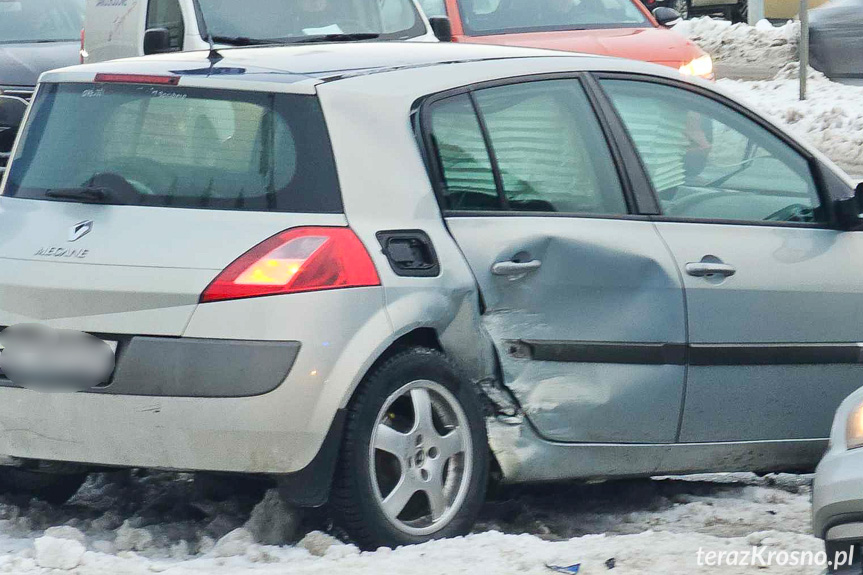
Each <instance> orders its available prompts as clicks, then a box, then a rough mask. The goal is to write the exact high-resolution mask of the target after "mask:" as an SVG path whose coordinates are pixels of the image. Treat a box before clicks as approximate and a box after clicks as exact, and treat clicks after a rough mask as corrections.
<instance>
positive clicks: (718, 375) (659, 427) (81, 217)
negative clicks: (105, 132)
mask: <svg viewBox="0 0 863 575" xmlns="http://www.w3.org/2000/svg"><path fill="white" fill-rule="evenodd" d="M222 55H223V56H224V60H222V61H221V62H220V63H219V65H220V66H227V67H232V68H244V67H256V68H261V69H268V70H280V71H283V72H281V73H282V75H283V76H282V77H283V79H282V80H281V81H275V82H274V81H272V80H271V79H270V78H267V79H266V81H265V80H262V79H256V78H255V77H254V75H252V76H253V77H248V78H237V77H231V76H224V75H222V76H220V75H214V76H210V77H208V76H202V75H183V76H182V77H181V80H180V86H181V87H191V86H197V87H202V88H208V89H215V88H230V89H236V90H253V91H267V92H288V93H301V94H317V95H318V97H319V99H320V102H321V104H322V107H323V110H324V114H325V117H326V122H327V126H328V129H329V136H330V139H331V141H332V146H333V149H334V152H335V158H336V164H337V168H338V176H339V180H340V183H341V189H342V197H343V201H344V212H345V215H317V216H310V215H307V214H284V213H278V214H277V213H258V212H220V211H207V210H175V209H165V208H146V207H126V206H99V205H85V204H73V203H57V202H38V201H31V200H24V199H16V198H10V197H2V196H0V238H2V241H0V259H2V267H0V326H9V325H14V324H18V323H27V322H35V323H42V324H45V325H49V326H53V327H58V328H70V329H75V330H81V331H85V332H89V333H93V334H119V337H126V336H129V337H140V336H141V335H142V334H143V335H146V336H147V337H150V338H169V339H170V340H171V341H176V342H181V343H185V342H189V341H196V340H200V341H203V342H213V341H228V342H250V341H251V342H256V341H257V342H300V344H301V346H302V348H301V350H300V352H299V353H298V354H297V355H296V358H295V361H294V363H293V365H292V366H291V367H290V370H289V374H287V376H286V377H285V378H284V381H283V382H281V385H278V386H277V387H275V389H273V390H271V391H268V392H266V393H263V394H260V395H256V396H250V397H168V396H164V395H163V396H160V395H158V394H151V395H135V394H134V393H129V394H112V393H110V392H109V393H78V394H53V395H44V394H40V393H37V392H32V391H29V390H23V389H16V388H11V387H5V388H3V387H0V454H4V455H6V456H8V457H13V458H27V459H37V460H49V461H72V462H80V463H87V464H97V465H112V466H133V467H155V468H171V469H184V470H217V471H232V472H255V473H279V474H287V473H293V472H297V471H300V470H302V469H304V468H305V467H306V466H308V465H309V464H310V462H312V461H313V459H314V458H315V456H316V454H317V453H318V451H319V450H320V449H321V446H322V445H323V444H324V441H325V438H326V437H327V434H328V431H329V430H330V427H331V425H332V424H333V421H334V418H335V417H336V414H337V412H338V410H339V409H341V408H344V407H345V406H346V405H347V404H348V402H349V401H350V399H351V397H352V394H353V392H354V390H355V389H356V388H357V386H358V385H359V384H360V382H361V380H362V378H363V376H364V375H365V374H366V373H367V372H368V370H369V369H370V367H371V366H372V365H373V364H374V362H375V361H376V360H377V359H378V358H379V357H381V356H382V355H383V354H384V353H385V352H386V351H387V350H388V349H389V348H391V346H392V345H394V344H395V343H396V342H398V341H400V340H404V338H407V340H408V341H415V340H416V338H418V337H419V338H421V339H422V338H427V337H431V338H432V339H436V340H437V342H439V345H440V347H441V348H442V349H443V351H444V352H445V353H446V354H447V355H448V356H450V357H451V358H452V359H453V360H454V361H455V362H456V363H457V365H458V366H459V367H460V368H461V370H462V372H463V373H464V374H465V377H466V378H469V379H470V380H471V381H472V382H474V383H475V384H476V385H477V386H478V387H479V388H480V389H481V390H482V391H483V392H484V393H485V394H486V395H487V396H488V397H489V399H490V402H491V403H492V404H493V405H494V407H495V411H496V412H497V415H496V416H494V417H491V418H490V419H489V439H490V444H491V447H492V450H493V453H494V455H495V457H496V459H497V461H498V463H499V465H500V468H501V469H502V472H503V476H504V478H505V479H506V480H508V481H537V480H557V479H564V478H605V477H620V476H639V475H640V476H646V475H653V474H660V473H683V472H697V471H705V470H714V471H716V470H741V469H759V470H773V469H785V468H794V467H807V466H812V465H814V463H815V462H816V461H817V459H818V457H819V456H820V454H821V453H822V452H823V450H824V448H825V444H826V436H827V431H828V427H829V422H830V419H831V416H832V413H833V411H834V409H835V408H836V406H837V405H838V404H839V403H840V401H841V400H842V398H844V397H845V396H846V395H847V394H848V393H849V392H850V391H852V390H853V389H855V388H856V387H857V386H858V385H859V375H860V374H861V366H860V365H859V364H854V365H849V364H846V363H830V362H826V363H824V364H823V365H813V364H807V365H801V364H798V362H793V361H792V362H785V363H784V364H783V363H782V362H779V365H759V364H758V362H751V361H749V362H745V361H744V362H741V364H739V365H735V364H734V361H731V362H726V363H729V364H728V365H716V364H714V365H703V366H699V365H690V366H688V367H687V365H686V364H685V363H686V362H685V360H684V358H685V357H686V356H685V354H687V353H691V352H692V350H693V349H697V348H698V347H699V346H707V347H712V348H715V349H714V351H716V349H718V350H719V353H720V355H721V354H722V353H731V354H734V353H735V349H737V348H740V347H743V348H747V349H748V347H754V348H757V349H760V350H762V351H764V350H767V352H768V353H778V352H783V353H794V351H795V350H797V351H799V350H800V348H801V347H804V348H805V347H807V346H810V347H812V346H814V347H816V348H818V347H819V346H828V347H829V346H830V345H833V344H836V342H847V343H845V344H843V345H846V346H847V345H857V344H856V343H854V342H860V341H863V332H861V328H860V325H861V322H860V316H859V310H861V309H863V305H861V304H863V271H861V270H860V268H859V266H852V265H848V264H847V262H848V258H849V257H850V254H858V253H861V252H863V235H860V234H859V233H850V232H841V231H838V230H828V229H809V228H787V227H771V226H728V225H727V224H724V223H715V224H714V223H679V222H678V223H674V222H664V221H660V220H654V219H652V218H649V217H637V216H636V217H629V218H618V219H604V218H583V219H580V218H571V217H560V218H557V217H519V218H489V217H482V216H477V217H462V218H455V217H453V218H446V219H445V218H442V217H441V211H440V208H439V206H438V203H437V201H436V197H435V193H434V190H433V189H432V186H431V184H430V181H429V177H428V174H427V170H426V165H425V163H424V159H423V155H422V152H421V149H420V147H419V146H418V144H417V136H416V134H415V131H414V127H413V125H412V121H411V119H412V118H415V117H416V115H415V114H416V104H417V102H418V101H419V100H421V99H422V98H424V97H426V96H429V95H432V94H437V93H442V92H446V91H448V90H453V89H458V88H461V87H464V86H468V85H473V84H478V83H483V82H491V81H498V80H500V79H512V78H519V77H536V76H539V75H554V74H573V73H576V74H577V73H580V72H613V73H629V74H646V75H649V76H650V77H651V78H654V79H670V80H674V81H680V82H686V83H688V85H692V86H698V87H699V89H701V90H710V91H717V88H715V87H714V86H712V85H708V84H706V83H702V82H699V81H696V80H692V79H681V77H679V76H678V75H677V74H676V73H674V72H671V71H668V70H665V69H663V68H660V67H657V66H652V65H647V64H642V63H636V62H631V61H624V60H617V59H608V58H598V57H590V56H576V55H568V54H563V53H561V54H557V53H550V52H543V51H533V50H531V51H528V50H521V49H509V48H499V47H483V46H459V45H423V44H390V45H382V44H360V45H351V46H338V45H320V46H314V47H294V48H266V49H264V48H257V49H236V50H223V51H222ZM206 58H207V54H206V53H205V52H204V53H184V54H176V55H169V56H159V57H151V58H146V59H138V60H126V61H120V62H110V63H103V64H97V65H88V66H80V67H75V68H69V69H65V70H60V71H55V72H51V73H48V74H46V75H44V76H43V78H42V85H43V86H44V85H46V84H47V83H52V82H84V83H90V82H93V80H94V76H95V74H97V73H146V74H171V73H172V72H176V71H178V70H186V69H188V70H194V69H201V68H202V67H206V66H208V65H209V62H208V61H207V59H206ZM760 121H761V122H763V123H764V124H765V125H770V124H769V121H768V120H766V119H763V118H762V119H761V120H760ZM774 129H775V130H777V131H779V130H780V129H779V128H776V127H774ZM382 135H385V137H382ZM19 143H20V142H19ZM801 146H803V145H801ZM802 149H805V150H806V151H807V153H808V154H811V157H812V158H813V161H818V162H820V163H822V164H823V165H825V166H828V167H829V169H830V170H832V171H833V172H832V173H833V174H834V175H833V177H834V178H835V179H837V180H838V181H840V182H843V185H846V186H847V187H848V188H849V189H850V186H851V182H850V180H848V179H847V178H846V177H845V176H844V175H842V174H841V172H839V171H838V170H837V169H836V168H834V167H833V166H832V164H830V162H829V160H827V159H826V158H824V157H823V156H821V155H820V154H819V153H818V152H817V151H815V150H813V149H811V148H806V147H805V146H803V147H802ZM7 177H8V175H7ZM4 183H5V182H4ZM85 220H92V221H93V230H92V232H91V233H89V234H87V235H86V236H85V237H84V238H82V239H80V240H79V241H78V242H76V245H75V248H76V249H86V250H89V254H88V258H87V259H86V260H82V262H78V261H75V262H74V263H72V262H63V263H58V262H55V261H45V258H44V257H38V256H34V255H33V254H34V253H36V252H37V250H39V249H40V248H42V247H45V246H65V247H67V248H68V244H67V237H68V234H69V229H70V227H71V226H73V225H75V224H76V223H78V222H81V221H85ZM346 224H349V225H350V227H351V228H352V229H353V230H354V231H355V232H356V234H357V235H358V236H359V238H360V239H361V240H362V242H363V243H364V244H365V246H366V247H367V249H368V251H369V253H370V254H371V256H372V258H373V261H374V263H375V265H376V267H377V270H378V273H379V274H380V277H381V283H382V286H381V287H370V288H357V289H350V290H334V291H328V292H320V293H307V294H293V295H287V296H278V297H269V298H258V299H248V300H240V301H228V302H219V303H207V304H199V303H198V301H199V296H200V294H201V292H202V291H203V290H204V288H205V287H206V286H207V285H208V283H209V282H210V281H211V280H212V279H213V277H214V276H215V275H216V274H218V273H219V271H221V270H222V269H224V268H225V267H226V266H227V265H228V264H230V263H231V262H232V261H233V260H234V259H235V258H236V257H237V256H238V255H240V254H242V253H244V252H245V251H246V250H248V249H249V248H250V247H252V246H254V245H256V244H258V243H259V242H261V241H262V240H264V239H266V238H268V237H270V236H272V235H274V234H276V233H278V232H280V231H282V230H285V229H288V228H291V227H294V226H300V225H303V226H308V225H332V226H343V225H346ZM225 230H230V231H229V233H226V232H225ZM382 230H422V231H423V232H425V233H426V234H427V235H428V237H429V238H430V240H431V241H432V243H433V245H434V249H435V250H436V252H437V255H438V258H439V260H440V261H441V262H442V266H441V273H440V275H439V276H437V277H424V278H418V277H402V276H399V275H396V274H395V273H394V272H393V271H392V269H391V266H390V265H389V262H388V260H387V258H386V256H385V255H384V254H383V253H382V250H381V248H380V244H379V242H378V239H377V236H376V234H377V233H378V232H380V231H382ZM179 239H182V242H183V243H182V249H178V244H177V241H178V240H179ZM525 250H526V251H530V252H531V254H532V255H533V256H534V257H536V258H537V259H541V260H542V261H543V264H542V268H541V270H540V271H539V272H538V273H537V274H536V275H535V276H533V277H531V278H528V279H526V280H524V281H503V280H501V279H500V278H499V277H495V276H494V275H493V274H492V273H491V271H490V266H491V265H492V264H493V263H494V262H496V261H500V260H509V259H511V258H512V257H513V255H514V254H515V253H517V252H519V251H525ZM710 253H716V254H717V255H719V254H721V255H722V257H723V258H726V259H728V260H733V261H734V263H735V264H736V265H737V266H738V270H739V271H738V274H737V276H736V277H735V278H734V281H733V282H728V283H725V284H723V285H714V284H711V283H709V282H705V281H704V280H703V279H700V278H693V277H689V276H686V275H685V274H682V273H681V272H680V271H679V270H680V266H681V265H683V264H684V263H685V262H691V261H698V260H700V259H701V258H702V257H703V256H704V255H705V254H710ZM480 296H481V297H482V305H481V303H480V301H481V300H480ZM106 337H107V336H106ZM533 341H536V342H543V345H545V346H546V348H548V346H549V342H552V343H553V342H564V343H565V342H569V343H570V344H574V345H576V347H577V346H578V345H580V342H582V343H583V342H592V343H594V344H597V345H599V347H598V348H590V349H589V350H588V352H589V353H592V354H594V355H595V356H596V359H594V360H592V361H591V360H580V361H550V360H537V359H530V357H531V356H530V349H526V348H525V347H524V346H527V348H530V346H531V345H532V344H531V342H533ZM513 342H515V343H513ZM602 342H615V349H614V350H611V351H609V350H608V349H606V348H604V347H602V346H603V343H602ZM141 345H143V344H141ZM747 346H748V347H747ZM777 346H778V348H780V349H779V350H778V352H777V349H776V348H777ZM571 348H572V345H570V348H566V349H564V353H569V352H570V351H572V349H571ZM567 350H569V351H567ZM633 350H634V351H633ZM645 350H646V353H648V355H650V356H651V357H653V358H654V359H652V360H650V361H646V362H641V363H639V362H638V361H634V362H633V361H620V360H616V359H613V358H612V359H609V358H608V354H609V353H612V354H613V353H620V352H623V353H633V352H634V353H637V354H644V353H645ZM738 351H739V349H738ZM666 352H668V353H671V355H674V356H675V358H671V359H669V358H665V359H655V358H656V357H657V354H660V355H662V354H664V353H666ZM738 356H739V354H738ZM662 357H665V356H662ZM122 364H123V358H122V356H121V357H120V359H119V367H118V369H123V368H122ZM237 384H238V385H241V382H239V381H238V383H237Z"/></svg>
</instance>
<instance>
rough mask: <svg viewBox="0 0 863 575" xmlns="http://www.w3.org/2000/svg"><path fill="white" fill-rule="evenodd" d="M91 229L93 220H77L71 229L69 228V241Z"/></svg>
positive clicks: (76, 238) (80, 236) (77, 238)
mask: <svg viewBox="0 0 863 575" xmlns="http://www.w3.org/2000/svg"><path fill="white" fill-rule="evenodd" d="M92 231H93V220H85V221H83V222H78V223H77V224H75V225H74V226H72V229H71V230H69V241H70V242H77V241H78V240H80V239H81V238H83V237H84V236H86V235H87V234H89V233H90V232H92Z"/></svg>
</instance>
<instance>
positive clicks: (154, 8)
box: [147, 0, 186, 52]
mask: <svg viewBox="0 0 863 575" xmlns="http://www.w3.org/2000/svg"><path fill="white" fill-rule="evenodd" d="M152 28H165V29H167V30H168V32H170V34H171V49H173V50H176V51H178V52H179V51H180V50H182V49H183V36H184V35H185V33H186V27H185V26H184V24H183V13H182V12H181V11H180V2H179V0H150V5H149V6H148V7H147V29H148V30H150V29H152Z"/></svg>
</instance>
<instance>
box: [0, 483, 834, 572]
mask: <svg viewBox="0 0 863 575" xmlns="http://www.w3.org/2000/svg"><path fill="white" fill-rule="evenodd" d="M810 480H811V477H808V476H797V475H786V476H768V477H766V478H759V477H756V476H755V475H752V474H721V475H704V476H690V477H684V478H680V477H667V478H659V479H656V480H633V481H619V482H608V483H603V484H597V485H564V486H547V485H546V486H525V487H512V488H508V489H506V490H503V491H499V492H498V493H497V494H496V496H495V499H494V500H493V501H491V502H489V503H488V504H487V505H486V507H485V509H484V511H483V517H482V520H481V523H480V525H479V526H478V527H477V531H484V532H480V533H476V534H474V535H471V536H469V537H465V538H457V539H452V540H446V541H436V542H432V543H428V544H426V545H419V546H415V547H406V548H400V549H395V550H391V549H385V548H384V549H379V550H378V551H376V552H374V553H362V552H360V551H359V550H358V549H357V548H356V547H355V546H353V545H350V544H346V543H343V542H342V541H340V540H338V539H337V538H336V537H334V536H333V535H332V534H331V533H327V532H326V530H327V525H326V523H323V522H322V523H320V524H316V523H315V521H316V519H315V517H313V515H314V514H313V513H309V517H307V518H306V521H305V522H303V524H302V527H301V529H302V532H307V534H306V535H305V536H304V537H302V538H301V539H300V541H299V543H297V544H296V545H293V546H275V545H265V544H262V543H261V541H260V539H259V538H258V537H259V536H260V533H264V534H265V535H266V534H267V532H268V531H269V535H271V536H272V535H273V531H271V530H269V529H266V528H264V527H267V526H269V527H271V528H272V529H273V530H274V531H275V532H276V533H285V531H284V529H285V525H286V524H285V523H284V522H279V521H275V514H277V513H278V512H279V510H282V511H286V512H287V513H289V514H290V512H291V510H290V509H289V508H283V507H282V506H283V503H281V501H280V499H279V498H277V497H276V495H275V493H276V492H275V491H273V490H270V491H266V490H265V489H258V488H255V487H254V486H253V487H252V488H250V487H249V486H248V485H246V486H243V485H240V484H237V485H236V486H235V488H234V489H233V492H232V493H231V494H230V495H229V496H228V497H227V498H224V499H222V498H220V500H219V501H214V500H210V499H207V498H206V497H205V496H203V495H202V494H200V493H198V491H197V490H196V488H195V486H194V484H193V483H192V481H191V478H190V477H189V476H186V475H172V474H166V473H163V474H149V475H146V474H137V473H136V474H132V475H130V476H128V477H125V478H124V477H122V476H119V477H118V476H116V475H96V476H94V477H93V478H91V480H90V481H89V482H88V483H87V484H86V485H85V487H84V488H83V489H82V491H81V492H79V494H78V495H77V496H76V497H75V499H73V501H72V502H71V504H70V505H67V506H65V507H52V506H48V505H45V504H42V503H39V502H36V501H31V500H28V499H26V498H22V497H20V496H8V495H4V496H0V573H13V574H16V575H34V574H39V575H43V574H45V575H47V574H48V573H52V574H54V575H56V574H58V573H62V572H71V573H76V574H77V575H107V574H111V575H114V574H119V573H123V574H124V575H144V574H151V573H154V572H155V573H166V574H169V575H193V574H195V575H201V574H207V575H242V574H251V573H255V574H260V575H281V574H284V573H287V572H290V573H292V574H298V575H305V574H308V575H378V574H379V573H397V574H400V575H401V574H404V575H408V574H410V575H450V574H453V575H455V574H456V573H474V572H476V573H494V574H495V575H516V574H521V573H526V574H528V575H547V574H548V573H550V571H549V570H548V568H547V567H546V565H572V564H575V563H580V564H581V571H580V572H581V573H584V574H586V575H594V574H602V573H607V572H608V571H609V567H608V565H613V566H614V573H616V574H620V575H630V574H633V575H634V574H639V575H640V574H643V573H663V574H670V575H678V574H679V575H699V574H704V575H707V574H710V575H732V574H738V573H739V574H744V573H758V572H764V569H760V568H759V567H758V566H752V565H750V566H740V567H734V566H720V567H718V566H714V565H700V564H699V563H698V558H699V550H700V551H702V555H703V554H704V553H707V552H710V551H722V552H725V553H728V552H734V551H736V552H738V553H744V552H750V551H751V550H752V549H753V547H755V548H762V549H768V550H770V551H774V552H783V551H784V552H788V553H791V552H798V553H799V552H810V553H813V554H815V553H817V552H818V551H820V550H821V549H822V544H821V542H820V541H818V540H816V539H815V538H813V537H812V536H811V535H809V534H808V532H809V495H810V488H809V482H810ZM256 504H257V505H256ZM253 510H254V511H253ZM252 517H254V518H256V519H255V520H251V519H250V518H252ZM293 521H294V524H295V525H296V524H297V523H298V521H297V520H296V518H295V519H294V520H293ZM256 529H261V531H260V533H259V534H258V535H256V534H255V533H254V530H256ZM821 570H822V568H821V567H820V566H817V565H814V566H805V567H800V566H793V565H779V564H774V565H773V566H772V567H771V568H770V569H769V570H768V572H769V573H773V574H777V575H785V574H789V575H790V574H792V573H793V574H794V575H810V574H811V575H815V574H816V573H819V572H820V571H821Z"/></svg>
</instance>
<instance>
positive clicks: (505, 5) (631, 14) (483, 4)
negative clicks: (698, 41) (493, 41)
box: [458, 0, 651, 36]
mask: <svg viewBox="0 0 863 575" xmlns="http://www.w3.org/2000/svg"><path fill="white" fill-rule="evenodd" d="M638 1H639V0H474V1H465V0H462V1H461V2H459V4H458V5H459V10H460V12H461V19H462V24H463V25H464V29H465V32H466V33H467V34H468V35H470V36H482V35H488V34H507V33H514V32H552V31H564V30H588V29H601V28H635V27H640V26H651V24H650V22H649V21H648V19H647V17H646V16H645V15H644V13H643V12H642V11H641V10H639V9H638V8H637V7H636V5H635V2H638Z"/></svg>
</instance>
